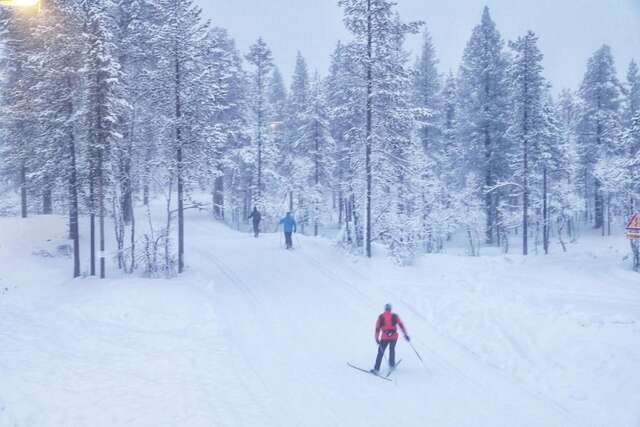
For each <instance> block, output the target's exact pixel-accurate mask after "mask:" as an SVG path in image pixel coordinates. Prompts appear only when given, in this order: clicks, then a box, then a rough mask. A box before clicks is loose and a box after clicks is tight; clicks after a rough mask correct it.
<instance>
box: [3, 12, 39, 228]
mask: <svg viewBox="0 0 640 427" xmlns="http://www.w3.org/2000/svg"><path fill="white" fill-rule="evenodd" d="M0 14H2V15H0V18H2V17H4V19H3V20H2V21H0V35H1V36H2V42H3V45H4V46H3V58H0V59H1V60H2V63H1V64H2V73H3V74H4V77H5V78H4V84H3V90H2V92H1V94H2V100H1V101H2V110H1V112H2V114H0V120H1V126H2V127H3V128H4V130H5V137H6V141H5V143H4V147H3V151H2V152H0V154H2V158H3V159H5V161H4V162H3V164H2V165H0V167H1V168H2V174H3V175H5V176H7V177H10V178H9V181H10V182H13V183H15V184H14V187H15V188H16V189H17V190H18V191H19V193H20V213H21V216H22V218H26V217H27V214H28V210H29V209H28V208H29V203H28V193H29V187H30V183H29V174H30V165H29V163H30V162H31V161H33V160H35V159H36V158H37V156H35V155H34V152H33V149H34V147H33V144H32V140H33V139H34V138H35V136H36V135H37V134H38V131H39V130H38V128H37V126H36V125H37V123H35V122H34V121H33V120H34V115H33V114H32V113H33V111H34V108H33V106H32V105H31V101H32V99H31V97H30V92H31V88H32V86H33V85H35V84H36V83H37V82H38V81H39V80H38V79H37V77H36V75H33V74H32V71H33V70H32V69H28V68H26V63H27V61H28V60H29V57H30V56H31V55H33V54H34V53H35V52H36V50H37V40H35V39H34V37H33V34H32V33H31V31H30V29H31V28H33V26H34V25H35V23H36V22H37V19H38V18H37V16H34V15H33V14H32V13H29V11H23V10H21V9H9V10H6V9H5V8H0Z"/></svg>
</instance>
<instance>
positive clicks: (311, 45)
mask: <svg viewBox="0 0 640 427" xmlns="http://www.w3.org/2000/svg"><path fill="white" fill-rule="evenodd" d="M196 1H198V2H200V5H201V6H202V7H203V9H204V12H205V16H206V17H208V18H210V19H211V21H212V23H213V24H214V25H216V26H220V27H224V28H227V29H228V30H229V31H230V33H231V35H232V36H233V37H234V38H235V39H236V42H237V43H238V47H239V48H240V49H241V50H242V51H243V53H244V52H246V50H247V48H248V46H249V45H250V44H251V43H252V42H254V41H255V40H256V39H257V38H258V37H259V36H262V37H263V38H264V39H265V41H266V42H267V43H268V45H269V47H270V48H271V49H272V51H273V54H274V57H275V62H276V65H277V66H278V67H279V68H280V71H281V72H282V73H283V75H284V76H285V77H286V78H288V77H289V76H290V75H291V73H292V71H293V68H294V65H295V57H296V52H297V51H298V50H300V51H301V52H302V54H303V56H304V57H305V58H306V59H307V62H308V63H309V67H310V69H311V70H313V69H316V68H317V69H318V70H319V71H320V73H321V74H323V75H325V74H326V71H327V69H328V66H329V57H330V54H331V52H332V51H333V48H334V47H335V43H336V42H337V41H338V40H339V39H342V40H348V39H349V34H348V32H347V31H346V30H345V28H344V25H343V23H342V10H341V9H340V8H339V7H338V6H337V0H196ZM396 2H397V3H398V10H399V12H400V14H401V17H402V19H404V20H405V21H406V20H423V21H425V22H426V23H427V25H428V27H429V30H430V32H431V35H432V38H433V42H434V44H435V48H436V51H437V54H438V57H439V59H440V71H441V72H446V71H448V70H449V69H454V71H455V68H457V66H458V64H459V62H460V58H461V57H462V52H463V49H464V47H465V44H466V42H467V40H468V39H469V36H470V34H471V29H472V28H473V27H474V26H475V25H476V24H477V23H478V22H479V21H480V15H481V13H482V8H483V7H484V5H487V6H489V8H490V9H491V15H492V17H493V19H494V20H495V21H496V24H497V26H498V29H499V30H500V32H501V34H502V36H503V37H504V38H505V40H512V39H515V38H516V37H518V36H519V35H522V34H524V33H525V32H526V31H527V30H529V29H531V30H533V31H535V32H536V33H537V35H538V36H539V38H540V48H541V50H542V53H543V54H544V56H545V59H544V65H545V73H546V76H547V78H549V79H550V80H551V82H552V83H553V86H554V91H555V92H558V91H559V90H560V89H562V88H565V87H569V88H574V89H575V88H577V87H578V85H579V84H580V81H581V80H582V76H583V73H584V70H585V68H586V62H587V59H588V57H589V56H590V55H591V54H592V53H593V52H594V51H595V50H596V49H597V48H598V47H600V46H601V45H602V44H603V43H607V44H609V45H610V46H611V47H612V49H613V53H614V56H615V59H616V66H617V68H618V73H619V74H620V76H621V77H623V76H624V75H625V74H626V69H627V66H628V65H629V61H631V59H632V58H635V59H636V61H638V62H640V0H396ZM420 44H421V37H419V36H413V37H411V38H410V39H409V40H408V41H407V48H408V49H410V50H411V51H412V52H414V53H415V54H417V52H418V50H419V47H420Z"/></svg>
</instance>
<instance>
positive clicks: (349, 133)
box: [325, 42, 365, 247]
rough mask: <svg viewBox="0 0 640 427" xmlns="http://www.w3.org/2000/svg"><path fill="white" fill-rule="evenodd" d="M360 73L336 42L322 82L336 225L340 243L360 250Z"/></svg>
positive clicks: (362, 89)
mask: <svg viewBox="0 0 640 427" xmlns="http://www.w3.org/2000/svg"><path fill="white" fill-rule="evenodd" d="M360 78H361V73H359V72H358V65H357V64H355V63H354V62H353V60H352V58H351V56H350V55H348V49H347V47H346V46H344V45H343V44H342V43H340V42H338V44H337V45H336V48H335V50H334V52H333V54H332V56H331V66H330V69H329V75H328V76H327V78H326V80H325V99H326V102H327V105H328V119H329V126H330V128H331V135H332V137H333V141H334V143H335V152H334V164H335V167H336V169H335V180H336V183H337V184H336V191H337V195H336V197H337V199H338V202H337V208H338V225H339V227H340V229H341V232H340V239H341V241H342V243H343V244H344V245H346V246H350V247H360V246H362V242H363V233H362V220H361V217H360V215H359V211H358V209H357V205H356V202H357V199H356V189H357V181H356V179H357V175H358V171H359V170H361V163H360V162H359V158H360V155H359V152H358V150H359V149H360V148H361V146H362V144H361V143H362V135H363V129H364V122H365V120H364V118H365V114H364V107H365V88H364V87H363V86H362V84H361V82H360Z"/></svg>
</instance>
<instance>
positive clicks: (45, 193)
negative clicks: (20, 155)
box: [42, 178, 53, 215]
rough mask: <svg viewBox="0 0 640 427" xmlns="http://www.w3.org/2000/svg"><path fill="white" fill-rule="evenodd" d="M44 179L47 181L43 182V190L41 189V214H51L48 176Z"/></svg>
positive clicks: (50, 193) (51, 197) (51, 205)
mask: <svg viewBox="0 0 640 427" xmlns="http://www.w3.org/2000/svg"><path fill="white" fill-rule="evenodd" d="M45 180H46V181H47V183H46V184H45V188H44V190H42V214H43V215H51V214H52V213H53V194H52V193H53V191H52V190H51V185H50V183H49V182H48V181H49V178H45Z"/></svg>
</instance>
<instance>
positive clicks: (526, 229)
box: [522, 138, 529, 255]
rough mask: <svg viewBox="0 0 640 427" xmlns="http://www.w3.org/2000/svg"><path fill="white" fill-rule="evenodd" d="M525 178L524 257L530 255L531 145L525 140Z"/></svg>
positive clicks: (523, 203) (523, 196)
mask: <svg viewBox="0 0 640 427" xmlns="http://www.w3.org/2000/svg"><path fill="white" fill-rule="evenodd" d="M523 168H524V170H523V172H524V176H523V193H522V198H523V200H522V255H528V254H529V143H528V140H527V138H525V139H524V166H523Z"/></svg>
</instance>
